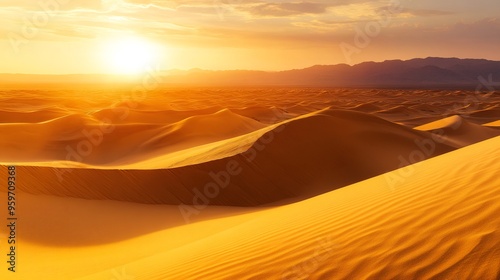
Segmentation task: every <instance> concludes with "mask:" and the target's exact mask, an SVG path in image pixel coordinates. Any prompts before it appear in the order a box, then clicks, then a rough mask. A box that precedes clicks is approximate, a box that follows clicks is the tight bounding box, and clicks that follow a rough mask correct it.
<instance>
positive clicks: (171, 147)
mask: <svg viewBox="0 0 500 280" xmlns="http://www.w3.org/2000/svg"><path fill="white" fill-rule="evenodd" d="M221 121H223V122H224V125H220V122H221ZM263 127H265V125H264V124H262V123H259V122H258V121H255V120H253V119H250V118H247V117H243V116H240V115H237V114H234V113H232V112H231V111H229V110H221V111H219V112H216V113H214V114H209V115H197V116H192V117H188V118H185V119H183V120H181V121H178V122H174V123H172V124H167V125H163V124H154V123H131V124H113V123H100V122H98V121H97V120H95V119H93V118H92V117H90V116H88V115H80V114H72V115H68V116H63V117H59V118H56V119H53V120H50V121H46V122H41V123H21V124H2V125H0V134H3V135H8V134H12V133H13V134H15V135H16V138H1V139H0V148H2V149H4V150H6V151H8V152H6V153H3V154H1V155H0V161H3V162H11V163H13V162H17V163H23V162H27V163H29V164H33V163H35V162H45V163H46V164H47V165H52V162H54V161H73V162H75V163H74V164H75V165H78V164H79V163H83V164H85V165H90V166H98V165H111V164H115V165H117V164H128V163H131V162H132V163H133V162H139V161H141V160H144V159H149V158H151V157H154V156H158V155H159V154H167V153H171V152H176V151H180V150H184V149H188V148H192V147H195V146H199V145H203V144H208V143H212V142H216V141H220V140H224V139H228V138H232V137H235V136H238V135H243V134H246V133H249V132H252V131H255V130H258V129H260V128H263ZM35 137H36V139H37V141H33V138H35ZM63 166H67V165H64V164H63Z"/></svg>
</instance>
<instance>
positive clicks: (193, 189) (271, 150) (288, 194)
mask: <svg viewBox="0 0 500 280" xmlns="http://www.w3.org/2000/svg"><path fill="white" fill-rule="evenodd" d="M431 139H432V137H431V134H429V133H427V132H422V131H416V130H413V129H410V128H407V127H404V126H400V125H397V124H394V123H391V122H388V121H385V120H383V119H380V118H378V117H374V116H371V115H368V114H363V113H358V112H351V111H342V110H323V111H319V112H317V113H316V114H310V115H307V116H304V117H300V118H296V119H294V120H292V121H289V122H285V123H283V124H282V125H279V126H276V128H274V129H273V130H271V131H269V132H267V133H266V134H264V135H263V136H262V137H260V138H259V139H258V140H257V141H256V142H255V143H254V144H253V145H252V146H251V147H250V149H248V150H247V151H246V152H244V153H241V154H237V155H235V156H231V157H227V158H222V159H218V160H214V161H209V162H205V163H201V164H195V165H189V166H185V167H178V168H170V169H157V170H94V169H80V168H73V169H60V168H48V167H30V166H19V167H18V168H19V173H20V174H22V176H23V180H22V181H20V182H19V188H20V189H22V190H24V191H26V192H29V193H35V194H37V193H43V194H52V195H58V196H71V197H77V198H87V199H111V200H119V201H133V202H141V203H164V204H179V203H184V204H215V205H231V206H252V205H262V204H266V203H275V202H278V201H281V200H284V199H302V198H305V197H311V196H314V195H317V194H321V193H324V192H327V191H330V190H333V189H336V188H339V187H343V186H346V185H348V184H351V183H354V182H357V181H360V180H364V179H367V178H370V177H373V176H376V175H379V174H381V173H384V172H387V171H390V170H394V169H396V168H399V167H401V166H405V165H408V164H410V163H414V162H416V161H420V160H424V159H426V158H429V157H433V156H436V155H439V154H442V153H445V152H449V151H451V150H453V148H452V147H450V146H447V145H445V144H440V143H437V142H434V141H432V140H431Z"/></svg>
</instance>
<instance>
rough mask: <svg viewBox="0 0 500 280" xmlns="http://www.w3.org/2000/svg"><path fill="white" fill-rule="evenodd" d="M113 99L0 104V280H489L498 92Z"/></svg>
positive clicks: (185, 93)
mask: <svg viewBox="0 0 500 280" xmlns="http://www.w3.org/2000/svg"><path fill="white" fill-rule="evenodd" d="M89 96H92V97H89ZM124 96H128V95H127V93H126V92H120V91H118V92H111V91H105V92H99V91H97V90H95V92H94V89H88V90H81V91H62V92H60V91H55V90H47V91H41V92H38V91H9V92H8V94H7V93H6V92H4V93H2V94H1V95H0V101H2V103H0V104H1V105H0V135H1V136H0V150H1V151H2V153H1V154H0V163H1V166H0V180H1V181H2V182H5V183H6V182H7V180H8V178H7V177H8V171H7V166H11V165H15V166H16V174H17V175H16V176H17V177H16V186H17V189H16V203H17V210H16V211H17V216H18V217H19V220H18V221H17V230H18V232H17V244H18V245H17V250H18V251H17V253H18V265H17V271H16V273H15V276H13V275H12V273H10V272H9V271H7V269H4V268H3V267H2V269H1V270H0V277H1V279H117V280H120V279H492V280H494V279H499V278H500V265H499V264H500V203H499V202H500V177H498V173H499V171H500V160H499V159H500V129H499V128H498V121H500V95H499V94H498V93H490V94H488V95H485V94H482V93H477V92H468V91H448V90H443V91H439V90H436V91H432V90H370V89H361V90H355V89H312V88H268V89H261V88H248V89H240V90H236V89H232V88H225V89H215V88H211V89H189V90H188V89H163V90H157V91H153V92H151V93H149V96H148V97H147V98H142V99H140V100H133V99H132V100H128V99H127V98H124ZM6 191H7V190H6V188H2V189H1V190H0V195H1V197H0V205H2V207H6V206H5V205H7V193H6ZM0 219H2V220H3V221H7V211H4V210H2V211H0ZM0 235H1V236H2V239H6V238H7V236H8V232H7V231H6V229H5V227H3V228H2V230H1V232H0ZM4 243H6V242H4ZM4 245H6V244H4ZM1 248H2V252H1V253H2V255H5V254H4V249H5V250H7V248H6V246H3V247H1ZM4 265H5V266H6V264H4Z"/></svg>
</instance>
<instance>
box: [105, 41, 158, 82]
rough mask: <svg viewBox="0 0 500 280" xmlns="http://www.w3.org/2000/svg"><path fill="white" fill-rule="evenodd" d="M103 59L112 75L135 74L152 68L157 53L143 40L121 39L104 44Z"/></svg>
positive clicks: (152, 46) (151, 45)
mask: <svg viewBox="0 0 500 280" xmlns="http://www.w3.org/2000/svg"><path fill="white" fill-rule="evenodd" d="M105 59H106V63H107V64H108V67H110V68H111V71H113V72H114V73H120V74H137V73H141V72H144V71H146V70H147V68H149V67H152V66H153V64H154V63H155V60H157V59H158V53H157V51H156V50H155V47H154V45H153V44H151V43H150V42H148V41H147V40H145V39H142V38H137V37H130V38H121V39H117V40H113V41H110V42H108V43H107V44H106V50H105Z"/></svg>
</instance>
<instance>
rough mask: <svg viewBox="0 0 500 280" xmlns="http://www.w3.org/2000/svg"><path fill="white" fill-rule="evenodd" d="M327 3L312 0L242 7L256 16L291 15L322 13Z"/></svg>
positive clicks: (325, 9)
mask: <svg viewBox="0 0 500 280" xmlns="http://www.w3.org/2000/svg"><path fill="white" fill-rule="evenodd" d="M328 6H329V5H328V4H323V3H312V2H296V3H265V4H258V5H255V6H250V7H247V8H244V10H246V11H247V12H249V13H250V14H252V15H256V16H278V17H283V16H292V15H301V14H323V13H325V12H326V11H327V8H328Z"/></svg>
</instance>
